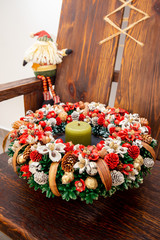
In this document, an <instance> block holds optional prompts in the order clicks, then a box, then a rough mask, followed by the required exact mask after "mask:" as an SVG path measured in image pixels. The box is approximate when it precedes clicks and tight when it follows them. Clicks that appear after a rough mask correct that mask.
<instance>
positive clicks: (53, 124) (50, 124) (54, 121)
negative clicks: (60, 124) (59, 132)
mask: <svg viewBox="0 0 160 240" xmlns="http://www.w3.org/2000/svg"><path fill="white" fill-rule="evenodd" d="M56 124H57V120H56V119H55V118H50V119H48V121H47V125H48V126H53V127H54V126H56Z"/></svg>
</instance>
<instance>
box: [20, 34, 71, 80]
mask: <svg viewBox="0 0 160 240" xmlns="http://www.w3.org/2000/svg"><path fill="white" fill-rule="evenodd" d="M36 36H37V37H38V38H37V40H38V41H37V42H35V43H34V44H33V46H32V47H30V48H29V49H28V50H27V51H26V52H25V56H24V61H23V66H25V65H26V64H27V63H28V62H33V65H32V69H33V71H34V73H35V75H36V76H38V75H43V76H45V77H52V76H54V75H55V72H56V71H55V70H56V64H59V63H61V62H62V58H63V57H64V56H67V55H69V54H71V53H72V50H71V49H63V50H58V49H57V44H56V43H55V42H54V41H53V39H52V37H51V36H50V35H49V34H48V33H47V32H46V31H40V32H37V33H35V34H31V37H36Z"/></svg>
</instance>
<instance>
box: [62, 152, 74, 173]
mask: <svg viewBox="0 0 160 240" xmlns="http://www.w3.org/2000/svg"><path fill="white" fill-rule="evenodd" d="M76 162H77V157H76V156H75V155H73V154H72V152H68V153H66V154H65V155H64V157H63V158H62V163H61V167H62V170H63V171H64V172H71V171H72V169H73V166H74V164H75V163H76Z"/></svg>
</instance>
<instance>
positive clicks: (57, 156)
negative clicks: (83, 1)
mask: <svg viewBox="0 0 160 240" xmlns="http://www.w3.org/2000/svg"><path fill="white" fill-rule="evenodd" d="M49 158H50V159H51V160H52V162H59V161H60V160H61V158H62V156H61V154H60V153H59V152H58V151H56V150H53V151H51V150H49Z"/></svg>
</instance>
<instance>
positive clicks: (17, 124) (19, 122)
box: [12, 120, 24, 129]
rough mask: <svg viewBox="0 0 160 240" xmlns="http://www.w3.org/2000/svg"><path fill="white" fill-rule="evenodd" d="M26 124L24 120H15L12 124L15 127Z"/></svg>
mask: <svg viewBox="0 0 160 240" xmlns="http://www.w3.org/2000/svg"><path fill="white" fill-rule="evenodd" d="M23 124H24V121H21V120H20V121H16V122H14V123H13V124H12V128H13V129H19V127H20V126H21V125H23Z"/></svg>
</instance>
